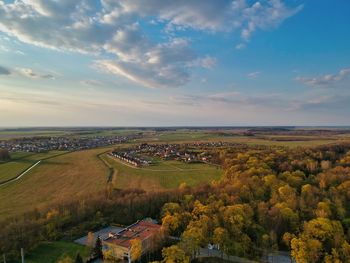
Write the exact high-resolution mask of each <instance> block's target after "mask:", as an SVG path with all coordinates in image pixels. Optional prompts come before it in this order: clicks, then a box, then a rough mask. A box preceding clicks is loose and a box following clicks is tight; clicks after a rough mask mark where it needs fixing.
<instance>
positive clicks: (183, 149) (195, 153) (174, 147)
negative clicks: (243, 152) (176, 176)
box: [111, 142, 234, 167]
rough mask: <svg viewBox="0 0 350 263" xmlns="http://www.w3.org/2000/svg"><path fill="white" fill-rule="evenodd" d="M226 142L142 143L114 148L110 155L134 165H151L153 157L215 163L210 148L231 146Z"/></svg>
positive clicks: (186, 161) (187, 161)
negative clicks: (124, 147)
mask: <svg viewBox="0 0 350 263" xmlns="http://www.w3.org/2000/svg"><path fill="white" fill-rule="evenodd" d="M232 145H234V144H233V143H228V142H205V143H184V144H175V143H174V144H148V143H142V144H140V145H137V146H135V147H132V148H128V149H123V150H115V151H113V152H112V153H111V155H112V156H113V157H115V158H118V159H120V160H121V161H124V162H127V163H129V164H131V165H133V166H135V167H140V166H148V165H152V163H153V160H154V159H158V158H160V159H162V160H177V161H182V162H185V163H196V162H201V163H215V161H214V157H213V155H212V153H211V150H213V149H218V148H220V147H226V146H232Z"/></svg>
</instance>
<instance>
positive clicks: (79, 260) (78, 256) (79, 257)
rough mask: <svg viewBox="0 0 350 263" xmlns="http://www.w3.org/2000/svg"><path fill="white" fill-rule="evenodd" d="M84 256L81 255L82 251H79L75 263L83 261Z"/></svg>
mask: <svg viewBox="0 0 350 263" xmlns="http://www.w3.org/2000/svg"><path fill="white" fill-rule="evenodd" d="M83 262H84V261H83V258H82V257H81V256H80V253H79V252H78V253H77V255H76V257H75V263H83Z"/></svg>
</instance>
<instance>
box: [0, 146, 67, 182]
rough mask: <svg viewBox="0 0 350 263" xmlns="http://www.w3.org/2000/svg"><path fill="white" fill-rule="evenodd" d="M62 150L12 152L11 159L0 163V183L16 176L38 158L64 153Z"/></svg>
mask: <svg viewBox="0 0 350 263" xmlns="http://www.w3.org/2000/svg"><path fill="white" fill-rule="evenodd" d="M62 153H64V152H62V151H52V152H47V153H37V154H35V153H23V152H22V153H15V154H11V157H12V158H13V159H12V160H11V161H9V162H6V163H1V164H0V183H1V182H4V181H6V180H9V179H12V178H15V177H16V176H18V175H19V174H20V173H22V172H23V171H25V170H26V169H28V168H29V167H30V166H32V165H33V164H34V163H36V162H37V161H38V160H41V159H45V158H49V157H52V156H55V155H59V154H62Z"/></svg>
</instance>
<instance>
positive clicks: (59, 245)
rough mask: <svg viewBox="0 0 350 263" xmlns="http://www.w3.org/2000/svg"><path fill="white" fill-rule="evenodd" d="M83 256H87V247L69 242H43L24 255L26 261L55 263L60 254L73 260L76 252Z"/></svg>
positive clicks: (30, 262) (28, 262) (31, 262)
mask: <svg viewBox="0 0 350 263" xmlns="http://www.w3.org/2000/svg"><path fill="white" fill-rule="evenodd" d="M78 252H79V253H80V255H81V256H82V257H83V258H85V257H87V256H88V253H89V251H88V248H87V247H85V246H81V245H78V244H75V243H70V242H62V241H58V242H44V243H41V244H40V245H39V246H38V247H37V248H35V249H33V250H32V251H30V253H29V254H28V255H27V256H26V262H27V263H55V262H57V261H58V260H59V259H60V257H61V256H62V254H66V255H68V256H70V257H71V258H72V259H73V260H74V259H75V256H76V254H77V253H78Z"/></svg>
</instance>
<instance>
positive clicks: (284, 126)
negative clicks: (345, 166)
mask: <svg viewBox="0 0 350 263" xmlns="http://www.w3.org/2000/svg"><path fill="white" fill-rule="evenodd" d="M46 128H48V129H55V128H58V129H79V128H84V129H89V128H91V129H99V128H101V129H133V128H135V129H142V128H144V129H148V128H149V129H152V128H169V129H171V128H177V129H179V128H184V129H190V128H289V129H292V128H350V125H193V126H182V125H174V126H93V125H92V126H7V127H5V126H0V130H6V129H46Z"/></svg>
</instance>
